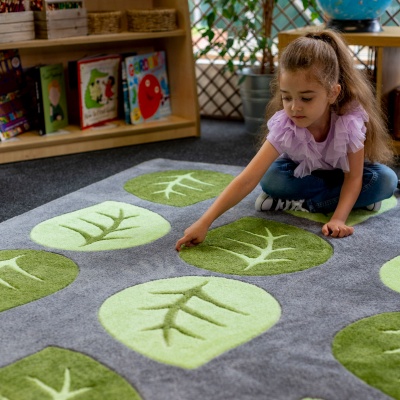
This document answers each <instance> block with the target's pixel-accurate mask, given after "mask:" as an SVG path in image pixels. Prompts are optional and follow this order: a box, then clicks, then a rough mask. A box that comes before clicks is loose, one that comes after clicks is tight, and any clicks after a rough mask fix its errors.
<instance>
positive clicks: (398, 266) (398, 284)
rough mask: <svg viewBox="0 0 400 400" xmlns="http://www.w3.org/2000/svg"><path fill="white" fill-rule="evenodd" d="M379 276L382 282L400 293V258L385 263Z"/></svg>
mask: <svg viewBox="0 0 400 400" xmlns="http://www.w3.org/2000/svg"><path fill="white" fill-rule="evenodd" d="M379 276H380V278H381V281H382V282H383V283H384V284H385V285H386V286H387V287H388V288H390V289H392V290H394V291H395V292H400V256H398V257H395V258H393V259H392V260H390V261H388V262H387V263H385V264H384V265H383V266H382V268H381V270H380V272H379Z"/></svg>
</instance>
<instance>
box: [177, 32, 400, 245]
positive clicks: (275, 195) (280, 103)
mask: <svg viewBox="0 0 400 400" xmlns="http://www.w3.org/2000/svg"><path fill="white" fill-rule="evenodd" d="M273 89H274V91H275V95H274V98H273V100H272V101H271V102H270V104H269V107H268V110H267V119H268V118H269V117H270V116H271V115H272V117H271V118H270V119H269V120H268V123H267V127H268V135H267V137H266V140H265V141H264V143H263V144H262V146H261V147H260V149H259V151H258V152H257V154H256V155H255V156H254V158H253V159H252V160H251V162H250V163H249V164H248V166H247V167H246V168H245V169H244V170H243V172H242V173H241V174H240V175H238V176H237V177H236V178H235V179H234V180H233V181H232V182H231V183H230V184H229V185H228V186H227V188H226V189H225V190H224V191H223V192H222V193H221V195H220V196H219V197H218V198H217V199H216V201H215V202H214V203H213V205H212V206H211V207H210V208H209V209H208V210H207V211H206V212H205V213H204V214H203V216H202V217H201V218H200V219H199V220H198V221H196V222H195V223H194V224H193V225H191V226H190V227H189V228H187V229H186V230H185V234H184V236H183V237H182V238H181V239H179V240H178V242H177V243H176V249H177V250H178V251H179V250H180V248H181V246H182V245H185V246H193V245H196V244H199V243H201V242H202V241H203V240H204V239H205V237H206V234H207V231H208V229H209V227H210V225H211V224H212V223H213V221H214V220H215V219H217V218H218V217H219V216H220V215H221V214H223V213H224V212H225V211H227V210H228V209H230V208H231V207H233V206H234V205H235V204H237V203H238V202H239V201H241V200H242V199H243V198H244V197H245V196H247V195H248V194H249V193H250V192H251V191H252V190H253V189H254V188H255V187H256V185H257V184H258V183H261V188H262V190H263V192H262V193H261V195H260V196H259V197H258V198H257V200H256V204H255V207H256V209H257V210H258V211H268V210H280V209H285V210H286V209H291V210H301V211H307V212H319V213H329V212H333V215H332V217H331V219H330V221H329V222H328V223H326V224H325V225H324V226H323V227H322V233H323V234H324V235H325V236H328V235H331V236H332V237H340V238H342V237H345V236H349V235H351V234H352V233H353V232H354V228H353V227H350V226H347V225H346V220H347V217H348V215H349V213H350V211H351V210H352V209H353V208H366V209H369V210H371V211H377V210H378V209H379V207H380V202H381V201H382V200H384V199H386V198H389V197H390V196H392V195H393V192H394V190H395V189H396V186H397V183H398V178H397V176H396V173H395V172H394V171H393V170H392V169H390V168H389V167H387V166H386V165H384V163H390V162H391V161H392V157H393V154H392V150H391V148H390V140H389V135H388V133H387V130H386V125H385V121H384V120H383V118H382V116H381V113H380V108H379V106H378V104H377V102H376V100H375V96H374V93H373V90H372V88H371V85H370V84H369V81H368V80H367V78H366V76H365V75H364V73H363V72H362V71H360V70H358V69H357V68H355V66H354V63H353V58H352V56H351V54H350V52H349V50H348V47H347V45H346V43H345V42H344V41H343V39H342V37H341V36H340V34H338V33H336V32H334V31H332V30H324V31H321V32H318V33H308V34H306V35H305V36H304V37H300V38H298V39H296V40H294V41H293V42H291V43H290V44H289V45H288V46H287V48H286V49H285V50H284V51H283V53H282V55H281V57H280V60H279V67H278V71H277V76H276V82H275V84H274V88H273Z"/></svg>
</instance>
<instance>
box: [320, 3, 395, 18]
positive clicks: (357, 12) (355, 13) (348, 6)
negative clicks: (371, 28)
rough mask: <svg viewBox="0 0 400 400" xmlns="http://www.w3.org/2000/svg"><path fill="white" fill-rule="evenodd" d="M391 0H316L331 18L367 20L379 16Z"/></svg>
mask: <svg viewBox="0 0 400 400" xmlns="http://www.w3.org/2000/svg"><path fill="white" fill-rule="evenodd" d="M391 2H392V0H317V3H318V6H319V7H320V8H321V9H322V10H323V11H324V12H325V13H326V14H327V15H328V17H329V18H331V19H338V20H367V19H376V18H379V17H380V16H381V15H382V14H383V13H384V12H385V10H386V9H387V8H388V7H389V5H390V3H391Z"/></svg>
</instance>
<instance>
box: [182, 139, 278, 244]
mask: <svg viewBox="0 0 400 400" xmlns="http://www.w3.org/2000/svg"><path fill="white" fill-rule="evenodd" d="M278 155H279V153H278V152H277V151H276V150H275V148H274V147H273V146H272V145H271V143H269V142H268V141H265V143H264V144H263V145H262V147H261V148H260V150H259V151H258V152H257V154H256V155H255V156H254V158H253V159H252V160H251V161H250V163H249V164H248V165H247V167H246V168H245V169H244V170H243V171H242V172H241V173H240V174H239V175H238V176H237V177H236V178H235V179H234V180H233V181H232V182H231V183H230V184H229V185H228V186H227V187H226V188H225V190H224V191H223V192H222V193H221V194H220V195H219V196H218V197H217V199H216V200H215V202H214V203H213V204H212V205H211V207H210V208H209V209H208V210H207V211H206V212H205V213H204V214H203V215H202V216H201V217H200V218H199V219H198V220H197V221H196V222H195V223H194V224H193V225H191V226H190V227H189V228H187V229H186V230H185V234H184V236H183V237H182V238H181V239H179V240H178V241H177V242H176V246H175V248H176V250H178V251H179V250H180V249H181V247H182V246H183V245H185V246H187V247H191V246H194V245H196V244H199V243H201V242H202V241H203V240H204V239H205V237H206V235H207V231H208V229H209V227H210V225H211V224H212V223H213V222H214V221H215V220H216V219H217V218H218V217H219V216H220V215H222V214H223V213H224V212H226V211H228V210H229V209H230V208H232V207H233V206H234V205H236V204H237V203H239V202H240V201H241V200H242V199H243V198H244V197H246V196H247V195H248V194H249V193H250V192H251V191H252V190H253V189H254V188H255V187H256V186H257V184H258V183H259V182H260V180H261V178H262V177H263V175H264V174H265V172H266V171H267V170H268V168H269V166H270V165H271V164H272V162H273V161H274V160H275V159H276V158H277V157H278Z"/></svg>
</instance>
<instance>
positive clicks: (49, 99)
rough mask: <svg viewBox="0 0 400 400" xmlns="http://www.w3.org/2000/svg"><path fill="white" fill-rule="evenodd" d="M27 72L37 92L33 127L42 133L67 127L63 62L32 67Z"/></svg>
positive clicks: (32, 120) (33, 89)
mask: <svg viewBox="0 0 400 400" xmlns="http://www.w3.org/2000/svg"><path fill="white" fill-rule="evenodd" d="M26 74H27V79H28V80H29V82H30V86H31V87H32V89H31V91H33V92H34V94H35V97H34V107H32V111H33V112H32V114H31V123H32V128H33V129H36V130H37V131H38V132H39V134H40V135H45V134H48V133H53V132H57V131H59V130H60V129H62V128H65V127H66V126H67V125H68V108H67V95H66V88H65V77H64V66H63V64H49V65H41V66H36V67H32V68H30V69H29V70H28V71H27V73H26Z"/></svg>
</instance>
